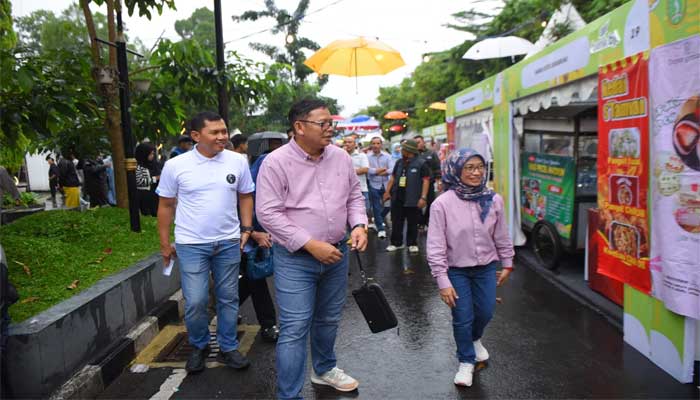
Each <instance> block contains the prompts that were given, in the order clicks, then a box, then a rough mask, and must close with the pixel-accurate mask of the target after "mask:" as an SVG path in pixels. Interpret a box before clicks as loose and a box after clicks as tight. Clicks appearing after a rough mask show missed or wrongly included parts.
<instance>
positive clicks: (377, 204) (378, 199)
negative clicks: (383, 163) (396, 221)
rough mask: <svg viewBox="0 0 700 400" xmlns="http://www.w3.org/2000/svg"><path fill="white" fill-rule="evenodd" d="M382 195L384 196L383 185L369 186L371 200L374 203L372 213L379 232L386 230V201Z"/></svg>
mask: <svg viewBox="0 0 700 400" xmlns="http://www.w3.org/2000/svg"><path fill="white" fill-rule="evenodd" d="M382 196H384V187H383V186H382V188H381V189H375V188H373V187H372V186H370V187H369V201H370V202H371V203H372V214H373V215H374V224H375V225H376V226H377V232H379V231H383V230H384V216H385V215H386V213H383V211H384V201H383V200H382Z"/></svg>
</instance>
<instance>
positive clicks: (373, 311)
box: [352, 251, 398, 333]
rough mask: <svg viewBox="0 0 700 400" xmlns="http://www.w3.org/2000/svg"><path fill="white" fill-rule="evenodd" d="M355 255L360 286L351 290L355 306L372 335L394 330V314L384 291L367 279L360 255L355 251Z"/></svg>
mask: <svg viewBox="0 0 700 400" xmlns="http://www.w3.org/2000/svg"><path fill="white" fill-rule="evenodd" d="M355 255H357V265H358V266H359V267H360V276H361V277H362V286H360V288H359V289H355V290H353V291H352V296H353V297H354V298H355V301H356V302H357V306H358V307H360V311H362V315H363V316H364V317H365V320H367V325H369V330H371V331H372V333H379V332H383V331H385V330H387V329H391V328H395V327H396V326H397V325H398V321H397V320H396V314H394V310H392V309H391V306H390V305H389V302H388V301H387V300H386V296H384V290H382V287H381V286H379V284H378V283H377V282H375V281H374V279H372V278H367V275H366V274H365V270H364V268H362V261H361V260H360V253H359V252H357V251H356V252H355Z"/></svg>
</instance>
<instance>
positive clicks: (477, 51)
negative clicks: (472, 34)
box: [462, 36, 535, 60]
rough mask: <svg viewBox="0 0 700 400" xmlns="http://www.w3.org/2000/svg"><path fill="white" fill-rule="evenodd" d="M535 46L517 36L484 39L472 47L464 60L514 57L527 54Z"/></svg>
mask: <svg viewBox="0 0 700 400" xmlns="http://www.w3.org/2000/svg"><path fill="white" fill-rule="evenodd" d="M534 46H535V45H533V44H532V43H530V42H529V41H528V40H526V39H523V38H520V37H517V36H503V37H496V38H490V39H484V40H482V41H480V42H478V43H477V44H475V45H474V46H472V47H470V48H469V50H467V52H466V53H464V55H463V56H462V58H466V59H469V60H485V59H488V58H501V57H512V56H518V55H521V54H527V53H528V52H529V51H530V50H532V48H533V47H534Z"/></svg>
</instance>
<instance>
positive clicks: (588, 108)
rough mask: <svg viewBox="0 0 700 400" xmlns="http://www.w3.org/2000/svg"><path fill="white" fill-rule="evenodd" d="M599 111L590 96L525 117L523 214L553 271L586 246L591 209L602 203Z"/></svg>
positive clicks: (542, 260)
mask: <svg viewBox="0 0 700 400" xmlns="http://www.w3.org/2000/svg"><path fill="white" fill-rule="evenodd" d="M596 110H597V105H596V100H595V98H593V99H590V98H589V99H587V100H586V101H579V102H572V103H569V104H568V105H567V106H564V107H557V106H551V107H550V108H549V109H547V110H542V111H540V112H536V113H526V114H525V115H523V116H522V119H523V121H522V122H523V132H522V140H521V141H520V154H521V165H520V172H521V176H520V188H521V190H520V216H521V220H522V227H523V229H524V230H525V231H527V232H529V233H530V243H531V245H532V247H533V249H534V251H535V255H536V256H537V258H538V261H539V262H540V263H541V264H542V265H543V266H545V267H546V268H549V269H552V268H555V267H556V266H557V265H558V262H559V258H560V257H561V255H562V254H563V253H564V252H574V251H583V250H584V248H585V242H586V234H587V210H588V209H590V208H593V207H595V206H596V202H597V198H596V193H597V187H596V186H597V180H596V160H597V151H598V136H597V125H596Z"/></svg>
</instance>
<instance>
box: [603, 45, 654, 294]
mask: <svg viewBox="0 0 700 400" xmlns="http://www.w3.org/2000/svg"><path fill="white" fill-rule="evenodd" d="M648 68H649V67H648V61H647V60H646V59H645V58H644V54H643V53H640V54H637V55H635V56H632V57H627V58H625V59H623V60H620V61H618V62H615V63H613V64H609V65H606V66H603V67H601V68H600V70H599V73H598V208H599V209H600V224H599V229H598V240H599V241H600V242H599V246H598V265H599V268H598V272H600V273H601V274H603V275H606V276H608V277H610V278H613V279H616V280H619V281H621V282H624V283H627V284H629V285H631V286H633V287H635V288H636V289H638V290H640V291H642V292H644V293H647V294H648V293H649V292H650V291H651V278H650V274H649V228H648V218H647V189H648V181H649V161H648V160H649V117H648V112H647V110H648V101H649V99H648V91H649V87H648V86H649V80H648Z"/></svg>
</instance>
